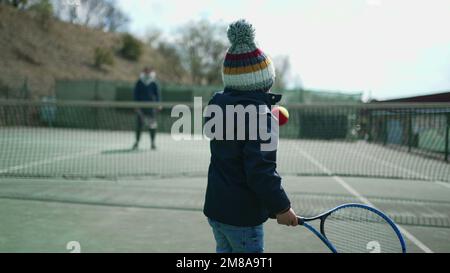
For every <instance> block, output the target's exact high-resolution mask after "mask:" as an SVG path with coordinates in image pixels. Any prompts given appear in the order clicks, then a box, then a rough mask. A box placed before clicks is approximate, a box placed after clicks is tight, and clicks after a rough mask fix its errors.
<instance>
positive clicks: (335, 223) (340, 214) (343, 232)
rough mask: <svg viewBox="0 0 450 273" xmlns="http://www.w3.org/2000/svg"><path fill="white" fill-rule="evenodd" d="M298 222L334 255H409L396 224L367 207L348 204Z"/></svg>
mask: <svg viewBox="0 0 450 273" xmlns="http://www.w3.org/2000/svg"><path fill="white" fill-rule="evenodd" d="M313 221H316V222H317V225H318V228H317V229H316V228H314V227H313V223H312V222H313ZM298 222H299V225H303V226H304V227H306V228H307V229H309V230H310V231H312V232H313V233H314V234H315V235H316V236H317V237H319V238H320V239H321V240H322V242H324V243H325V245H326V246H327V247H328V248H329V249H330V250H331V251H332V252H333V253H406V245H405V240H404V239H403V236H402V234H401V233H400V230H399V229H398V227H397V226H396V225H395V223H394V221H392V220H391V219H390V218H389V217H388V216H386V215H385V214H384V213H383V212H381V211H379V210H377V209H375V208H372V207H369V206H366V205H362V204H345V205H341V206H338V207H336V208H334V209H331V210H329V211H327V212H325V213H322V214H320V215H318V216H315V217H311V218H303V217H298Z"/></svg>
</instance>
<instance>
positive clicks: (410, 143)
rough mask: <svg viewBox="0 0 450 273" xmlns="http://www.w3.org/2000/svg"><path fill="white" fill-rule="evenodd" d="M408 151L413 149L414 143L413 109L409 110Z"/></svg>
mask: <svg viewBox="0 0 450 273" xmlns="http://www.w3.org/2000/svg"><path fill="white" fill-rule="evenodd" d="M407 120H408V153H410V152H411V150H412V145H413V141H412V140H413V139H412V138H413V132H412V111H411V110H410V111H408V118H407Z"/></svg>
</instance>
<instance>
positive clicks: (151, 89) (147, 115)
mask: <svg viewBox="0 0 450 273" xmlns="http://www.w3.org/2000/svg"><path fill="white" fill-rule="evenodd" d="M160 99H161V96H160V91H159V86H158V83H157V82H156V72H155V70H154V69H153V68H151V67H145V68H144V70H143V71H142V73H141V74H140V76H139V80H138V81H137V83H136V86H135V87H134V100H135V101H137V102H159V101H160ZM136 113H137V116H136V142H135V143H134V145H133V149H137V148H138V147H139V141H140V139H141V131H142V127H143V126H144V125H146V126H148V129H149V132H150V142H151V148H152V150H155V149H156V145H155V139H156V129H157V128H158V123H157V121H156V109H154V108H141V109H138V110H136Z"/></svg>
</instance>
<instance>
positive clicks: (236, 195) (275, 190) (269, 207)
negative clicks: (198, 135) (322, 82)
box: [203, 89, 290, 227]
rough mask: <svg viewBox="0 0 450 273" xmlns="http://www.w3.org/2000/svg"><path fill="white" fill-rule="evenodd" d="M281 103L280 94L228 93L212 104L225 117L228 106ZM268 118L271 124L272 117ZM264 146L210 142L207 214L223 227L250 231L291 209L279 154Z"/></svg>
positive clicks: (231, 91)
mask: <svg viewBox="0 0 450 273" xmlns="http://www.w3.org/2000/svg"><path fill="white" fill-rule="evenodd" d="M280 99H281V95H277V94H271V93H265V92H259V91H258V92H249V91H234V90H230V89H228V90H227V89H225V91H224V92H221V93H217V94H215V95H214V97H213V98H212V99H211V101H210V103H209V104H210V105H211V104H214V105H218V106H219V107H220V108H222V109H223V111H224V113H225V107H226V105H243V106H244V107H245V106H247V105H251V104H252V105H256V106H258V105H267V106H269V107H270V106H271V105H274V104H275V103H277V102H278V101H280ZM224 116H226V115H225V114H224ZM266 116H267V118H268V120H270V118H271V117H270V113H268V114H266ZM247 121H248V120H247ZM246 125H247V124H246ZM247 126H248V125H247ZM247 128H248V127H247ZM224 130H225V129H224ZM269 130H270V128H269ZM261 143H263V142H262V141H260V140H214V139H213V140H211V141H210V149H211V162H210V165H209V171H208V186H207V189H206V197H205V205H204V210H203V211H204V214H205V215H206V216H207V217H209V218H211V219H213V220H216V221H218V222H221V223H223V224H228V225H234V226H245V227H248V226H257V225H260V224H262V223H264V222H265V221H267V219H268V218H269V216H273V215H275V214H277V213H280V212H282V211H284V210H287V209H289V208H290V201H289V199H288V197H287V195H286V193H285V191H284V189H283V187H282V186H281V177H280V176H279V175H278V173H277V171H276V150H274V151H261V147H260V146H261Z"/></svg>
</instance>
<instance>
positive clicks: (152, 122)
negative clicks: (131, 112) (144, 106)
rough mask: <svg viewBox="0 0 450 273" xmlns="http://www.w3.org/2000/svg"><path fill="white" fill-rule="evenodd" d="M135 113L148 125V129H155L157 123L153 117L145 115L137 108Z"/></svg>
mask: <svg viewBox="0 0 450 273" xmlns="http://www.w3.org/2000/svg"><path fill="white" fill-rule="evenodd" d="M136 113H137V114H138V115H139V117H140V118H141V120H142V121H143V122H144V123H145V124H146V125H147V126H148V128H150V129H156V127H157V123H156V119H155V118H150V117H148V116H146V115H145V114H144V113H143V112H142V110H141V109H137V110H136Z"/></svg>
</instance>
